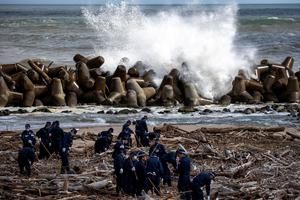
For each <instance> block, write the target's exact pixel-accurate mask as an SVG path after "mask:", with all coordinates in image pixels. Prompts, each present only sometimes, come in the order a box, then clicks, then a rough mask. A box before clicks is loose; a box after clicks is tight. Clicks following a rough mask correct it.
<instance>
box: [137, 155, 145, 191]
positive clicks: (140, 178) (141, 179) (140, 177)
mask: <svg viewBox="0 0 300 200" xmlns="http://www.w3.org/2000/svg"><path fill="white" fill-rule="evenodd" d="M137 158H138V161H137V162H135V169H136V175H137V188H136V195H137V196H142V191H143V190H144V188H145V181H146V164H147V155H146V153H145V152H143V151H139V152H138V153H137Z"/></svg>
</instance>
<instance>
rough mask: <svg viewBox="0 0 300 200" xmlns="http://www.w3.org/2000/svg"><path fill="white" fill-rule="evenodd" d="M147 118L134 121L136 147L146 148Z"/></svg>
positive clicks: (147, 142) (147, 141) (147, 144)
mask: <svg viewBox="0 0 300 200" xmlns="http://www.w3.org/2000/svg"><path fill="white" fill-rule="evenodd" d="M147 119H148V117H147V116H144V117H143V118H142V119H140V120H136V121H135V122H134V124H135V133H136V142H137V145H138V147H140V146H143V147H148V146H149V138H148V126H147Z"/></svg>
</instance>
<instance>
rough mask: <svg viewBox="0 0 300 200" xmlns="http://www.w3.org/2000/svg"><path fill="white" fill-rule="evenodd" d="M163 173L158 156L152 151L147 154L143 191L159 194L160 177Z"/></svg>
mask: <svg viewBox="0 0 300 200" xmlns="http://www.w3.org/2000/svg"><path fill="white" fill-rule="evenodd" d="M162 175H163V167H162V165H161V162H160V160H159V158H158V156H157V155H156V154H155V152H154V153H152V154H151V155H149V159H148V160H147V166H146V182H145V192H146V193H148V191H149V190H151V192H152V193H153V192H155V193H156V194H157V195H159V196H160V186H159V185H160V179H161V177H162Z"/></svg>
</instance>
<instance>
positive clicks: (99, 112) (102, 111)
mask: <svg viewBox="0 0 300 200" xmlns="http://www.w3.org/2000/svg"><path fill="white" fill-rule="evenodd" d="M104 113H105V112H104V110H100V111H98V112H97V114H104Z"/></svg>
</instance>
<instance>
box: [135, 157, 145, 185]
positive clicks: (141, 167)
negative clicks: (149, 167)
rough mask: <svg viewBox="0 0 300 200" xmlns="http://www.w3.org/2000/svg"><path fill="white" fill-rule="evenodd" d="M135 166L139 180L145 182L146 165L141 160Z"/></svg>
mask: <svg viewBox="0 0 300 200" xmlns="http://www.w3.org/2000/svg"><path fill="white" fill-rule="evenodd" d="M134 167H135V170H136V175H137V177H138V180H139V181H140V182H143V181H145V180H146V166H145V165H144V163H143V161H141V160H139V161H137V162H135V163H134Z"/></svg>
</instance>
